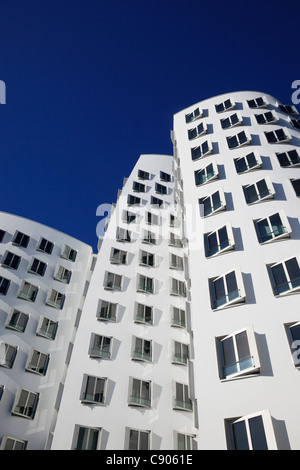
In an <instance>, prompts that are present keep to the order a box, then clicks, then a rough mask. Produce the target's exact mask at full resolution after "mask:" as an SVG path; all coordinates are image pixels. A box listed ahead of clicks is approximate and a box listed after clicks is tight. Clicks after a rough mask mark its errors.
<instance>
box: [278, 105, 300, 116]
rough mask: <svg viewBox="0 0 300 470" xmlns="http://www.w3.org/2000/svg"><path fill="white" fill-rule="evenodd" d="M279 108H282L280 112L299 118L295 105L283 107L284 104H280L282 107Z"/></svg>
mask: <svg viewBox="0 0 300 470" xmlns="http://www.w3.org/2000/svg"><path fill="white" fill-rule="evenodd" d="M279 108H280V110H281V111H283V112H284V113H286V114H291V115H292V116H297V114H298V111H297V109H296V108H295V106H293V105H283V104H280V105H279Z"/></svg>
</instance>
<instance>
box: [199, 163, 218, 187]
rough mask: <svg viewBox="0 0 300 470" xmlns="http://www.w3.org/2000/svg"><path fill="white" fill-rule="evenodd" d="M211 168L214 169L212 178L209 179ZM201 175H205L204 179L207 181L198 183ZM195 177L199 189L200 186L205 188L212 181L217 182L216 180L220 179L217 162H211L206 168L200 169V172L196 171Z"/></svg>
mask: <svg viewBox="0 0 300 470" xmlns="http://www.w3.org/2000/svg"><path fill="white" fill-rule="evenodd" d="M209 167H211V168H212V176H210V177H208V174H209V173H208V171H209V170H208V168H209ZM200 173H203V174H204V178H205V181H204V182H198V183H197V180H198V178H199V176H198V175H199V174H200ZM194 175H195V185H196V186H197V188H198V187H199V186H201V187H202V186H204V185H205V184H208V183H210V182H211V181H215V180H216V179H218V178H219V171H218V165H217V164H216V162H214V161H213V162H210V163H209V164H208V165H206V166H205V167H203V168H200V169H199V170H195V172H194Z"/></svg>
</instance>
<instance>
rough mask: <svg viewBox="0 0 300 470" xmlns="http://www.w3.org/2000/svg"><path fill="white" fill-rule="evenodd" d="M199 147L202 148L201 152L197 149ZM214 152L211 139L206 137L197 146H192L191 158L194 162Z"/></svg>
mask: <svg viewBox="0 0 300 470" xmlns="http://www.w3.org/2000/svg"><path fill="white" fill-rule="evenodd" d="M204 145H205V148H207V150H205V149H204ZM198 149H200V152H199V154H198V151H197V150H198ZM212 153H213V146H212V143H211V141H210V140H209V139H206V140H205V141H204V142H202V143H201V144H199V145H197V147H192V148H191V158H192V161H193V162H196V161H197V160H200V159H201V158H204V157H207V156H208V155H211V154H212Z"/></svg>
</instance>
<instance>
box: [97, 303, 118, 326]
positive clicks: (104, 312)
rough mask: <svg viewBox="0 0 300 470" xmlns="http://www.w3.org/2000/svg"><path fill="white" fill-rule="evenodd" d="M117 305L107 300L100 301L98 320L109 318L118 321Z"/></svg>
mask: <svg viewBox="0 0 300 470" xmlns="http://www.w3.org/2000/svg"><path fill="white" fill-rule="evenodd" d="M117 306H118V304H114V303H112V302H107V301H106V300H101V301H100V310H99V311H98V313H97V318H98V320H108V321H114V322H115V321H116V319H117V317H116V315H117Z"/></svg>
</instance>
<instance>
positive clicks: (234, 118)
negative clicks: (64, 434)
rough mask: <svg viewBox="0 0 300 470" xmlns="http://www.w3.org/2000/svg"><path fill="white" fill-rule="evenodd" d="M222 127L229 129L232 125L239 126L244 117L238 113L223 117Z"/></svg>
mask: <svg viewBox="0 0 300 470" xmlns="http://www.w3.org/2000/svg"><path fill="white" fill-rule="evenodd" d="M220 122H221V126H222V129H229V128H230V127H234V126H238V125H240V124H242V123H243V118H242V117H241V116H240V114H238V113H234V114H231V116H228V117H227V118H224V119H221V121H220Z"/></svg>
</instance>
